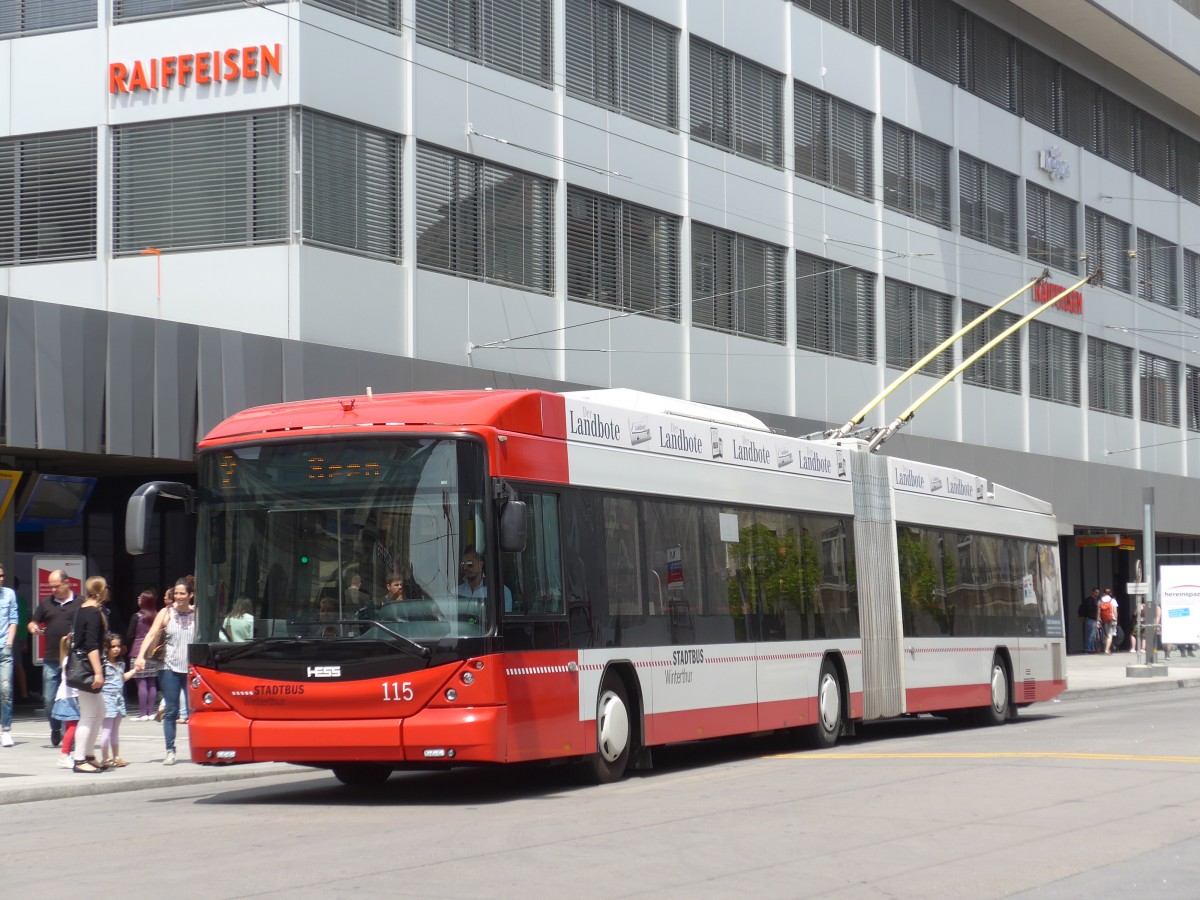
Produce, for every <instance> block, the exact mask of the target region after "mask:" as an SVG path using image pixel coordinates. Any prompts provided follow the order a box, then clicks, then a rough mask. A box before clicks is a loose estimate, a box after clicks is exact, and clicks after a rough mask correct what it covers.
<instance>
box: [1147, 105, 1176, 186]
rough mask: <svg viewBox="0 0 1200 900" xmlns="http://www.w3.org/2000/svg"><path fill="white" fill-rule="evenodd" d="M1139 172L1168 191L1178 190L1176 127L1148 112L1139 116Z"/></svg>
mask: <svg viewBox="0 0 1200 900" xmlns="http://www.w3.org/2000/svg"><path fill="white" fill-rule="evenodd" d="M1137 147H1138V174H1139V175H1141V176H1142V177H1143V178H1145V179H1146V180H1147V181H1150V182H1153V183H1154V184H1157V185H1158V186H1159V187H1161V188H1166V189H1167V190H1168V191H1175V190H1177V180H1176V178H1175V129H1174V128H1172V127H1171V126H1169V125H1168V124H1167V123H1166V122H1164V121H1162V120H1161V119H1156V118H1154V116H1151V115H1147V114H1146V113H1139V114H1138V117H1137Z"/></svg>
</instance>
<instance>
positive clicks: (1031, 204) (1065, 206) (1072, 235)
mask: <svg viewBox="0 0 1200 900" xmlns="http://www.w3.org/2000/svg"><path fill="white" fill-rule="evenodd" d="M1076 206H1077V204H1076V203H1075V201H1074V200H1068V199H1067V198H1066V197H1064V196H1062V195H1061V194H1055V193H1054V192H1053V191H1048V190H1046V189H1045V188H1044V187H1040V186H1039V185H1036V184H1028V183H1027V184H1026V185H1025V219H1026V239H1027V241H1028V245H1029V246H1028V255H1029V258H1030V259H1032V260H1035V261H1037V262H1040V263H1042V264H1043V265H1048V266H1054V268H1056V269H1061V270H1063V271H1064V272H1072V273H1075V272H1078V271H1079V240H1078V234H1077V228H1078V226H1077V224H1076V222H1075V208H1076Z"/></svg>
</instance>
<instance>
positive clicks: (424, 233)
mask: <svg viewBox="0 0 1200 900" xmlns="http://www.w3.org/2000/svg"><path fill="white" fill-rule="evenodd" d="M416 190H417V203H416V206H417V265H418V266H420V267H421V268H423V269H432V270H434V271H437V272H447V273H449V274H452V275H461V276H462V277H464V278H474V279H477V280H479V281H490V282H495V283H497V284H507V285H513V286H514V287H522V288H528V289H529V290H531V291H539V292H541V293H544V294H549V293H552V292H553V290H554V183H553V182H552V181H550V180H549V179H546V178H539V177H538V176H536V175H530V174H528V173H526V172H518V171H516V170H515V169H508V168H505V167H503V166H498V165H496V164H495V163H491V162H488V161H486V160H482V159H476V158H474V157H470V156H460V155H459V154H457V153H451V152H450V151H448V150H442V149H441V148H439V147H433V146H430V145H428V144H424V145H420V146H418V147H417V186H416Z"/></svg>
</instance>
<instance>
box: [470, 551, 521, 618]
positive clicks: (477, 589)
mask: <svg viewBox="0 0 1200 900" xmlns="http://www.w3.org/2000/svg"><path fill="white" fill-rule="evenodd" d="M462 573H463V574H462V581H460V582H459V583H458V597H459V599H460V600H486V599H487V595H488V586H487V579H486V578H485V577H484V574H483V556H482V554H480V553H479V551H477V550H476V549H475V547H474V545H472V544H467V549H465V550H464V551H463V555H462ZM504 611H505V612H512V611H513V601H512V591H510V590H509V589H508V587H507V586H506V587H505V588H504Z"/></svg>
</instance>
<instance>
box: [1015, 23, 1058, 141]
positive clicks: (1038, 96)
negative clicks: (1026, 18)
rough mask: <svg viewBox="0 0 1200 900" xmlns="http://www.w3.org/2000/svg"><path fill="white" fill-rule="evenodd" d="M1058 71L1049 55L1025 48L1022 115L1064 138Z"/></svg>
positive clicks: (1022, 66) (1022, 56) (1022, 59)
mask: <svg viewBox="0 0 1200 900" xmlns="http://www.w3.org/2000/svg"><path fill="white" fill-rule="evenodd" d="M1058 68H1059V66H1058V63H1057V62H1055V61H1054V60H1053V59H1051V58H1050V57H1049V56H1047V55H1046V54H1045V53H1039V52H1038V51H1037V50H1034V49H1033V48H1032V47H1029V46H1027V45H1024V44H1022V45H1021V111H1022V113H1023V114H1024V116H1025V118H1026V119H1028V120H1029V121H1030V122H1032V123H1033V124H1034V125H1037V126H1038V127H1039V128H1044V129H1046V130H1047V131H1053V132H1056V133H1060V134H1061V133H1062V124H1061V121H1062V120H1061V118H1060V116H1059V102H1058V98H1059V93H1058Z"/></svg>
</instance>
